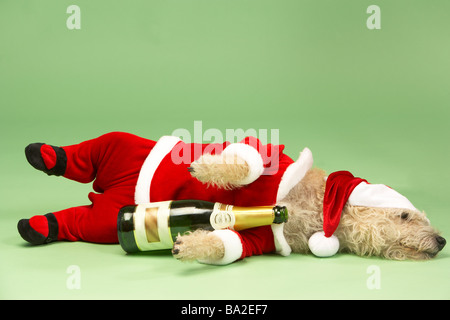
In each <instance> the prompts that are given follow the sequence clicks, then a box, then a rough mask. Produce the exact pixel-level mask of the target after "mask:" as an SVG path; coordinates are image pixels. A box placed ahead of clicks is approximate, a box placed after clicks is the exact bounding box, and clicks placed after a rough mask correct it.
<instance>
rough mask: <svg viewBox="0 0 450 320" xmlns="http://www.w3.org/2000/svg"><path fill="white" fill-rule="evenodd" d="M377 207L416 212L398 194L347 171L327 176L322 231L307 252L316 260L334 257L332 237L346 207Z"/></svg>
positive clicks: (334, 239)
mask: <svg viewBox="0 0 450 320" xmlns="http://www.w3.org/2000/svg"><path fill="white" fill-rule="evenodd" d="M347 203H348V204H349V205H352V206H363V207H376V208H406V209H410V210H417V209H416V208H415V207H414V206H413V205H412V203H411V202H410V201H409V200H408V199H407V198H406V197H404V196H403V195H401V194H400V193H398V192H397V191H395V190H393V189H391V188H389V187H388V186H386V185H383V184H370V183H368V182H367V181H366V180H364V179H361V178H356V177H354V176H353V175H352V174H351V173H350V172H348V171H337V172H334V173H332V174H330V175H329V176H328V178H327V182H326V186H325V194H324V199H323V231H320V232H316V233H314V234H313V235H312V236H311V237H310V239H309V242H308V245H309V249H310V250H311V252H312V253H313V254H315V255H316V256H318V257H330V256H333V255H334V254H335V253H336V252H337V251H338V250H339V240H338V238H337V237H336V236H335V235H334V234H333V233H334V232H335V231H336V229H337V227H338V225H339V221H340V219H341V213H342V209H343V208H344V206H345V204H347Z"/></svg>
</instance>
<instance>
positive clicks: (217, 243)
mask: <svg viewBox="0 0 450 320" xmlns="http://www.w3.org/2000/svg"><path fill="white" fill-rule="evenodd" d="M224 252H225V249H224V246H223V243H222V240H220V239H219V238H218V237H217V236H215V235H213V234H211V232H210V231H205V230H196V231H194V232H191V233H188V234H185V235H182V236H180V235H178V237H177V239H176V241H175V242H174V244H173V248H172V254H173V256H174V258H176V259H178V260H180V261H195V260H218V259H221V258H222V257H223V255H224Z"/></svg>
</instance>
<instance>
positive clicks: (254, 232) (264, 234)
mask: <svg viewBox="0 0 450 320" xmlns="http://www.w3.org/2000/svg"><path fill="white" fill-rule="evenodd" d="M238 234H239V236H240V237H241V242H242V247H243V251H242V255H241V259H243V258H245V257H250V256H252V255H260V254H263V253H269V252H274V251H275V241H274V237H273V232H272V228H271V226H262V227H257V228H251V229H246V230H242V231H239V232H238Z"/></svg>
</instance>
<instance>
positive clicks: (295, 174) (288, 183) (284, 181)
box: [277, 148, 313, 202]
mask: <svg viewBox="0 0 450 320" xmlns="http://www.w3.org/2000/svg"><path fill="white" fill-rule="evenodd" d="M312 165H313V156H312V152H311V150H309V149H308V148H305V149H303V151H302V152H301V153H300V156H299V158H298V160H297V161H295V162H294V163H292V164H291V165H289V167H287V169H286V171H285V172H284V174H283V177H282V178H281V182H280V186H279V187H278V193H277V202H278V201H280V200H282V199H283V198H284V197H286V196H287V194H288V193H289V191H291V189H292V188H293V187H294V186H295V185H297V183H299V182H300V181H301V180H302V179H303V177H304V176H305V174H306V172H308V170H309V169H311V167H312Z"/></svg>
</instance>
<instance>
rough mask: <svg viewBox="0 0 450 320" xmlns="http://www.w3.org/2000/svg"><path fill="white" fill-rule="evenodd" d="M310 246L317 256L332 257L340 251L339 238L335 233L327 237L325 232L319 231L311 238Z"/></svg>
mask: <svg viewBox="0 0 450 320" xmlns="http://www.w3.org/2000/svg"><path fill="white" fill-rule="evenodd" d="M308 247H309V250H311V252H312V253H313V254H314V255H315V256H317V257H322V258H325V257H331V256H334V255H335V254H336V253H337V252H338V251H339V239H338V238H337V237H336V236H335V235H334V234H332V235H331V237H325V232H323V231H318V232H316V233H314V234H313V235H312V236H311V237H310V238H309V240H308Z"/></svg>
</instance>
